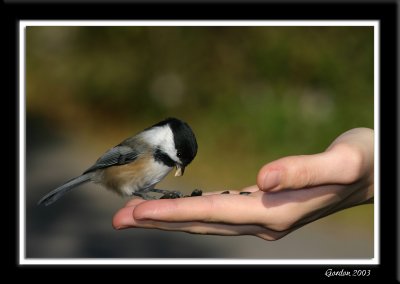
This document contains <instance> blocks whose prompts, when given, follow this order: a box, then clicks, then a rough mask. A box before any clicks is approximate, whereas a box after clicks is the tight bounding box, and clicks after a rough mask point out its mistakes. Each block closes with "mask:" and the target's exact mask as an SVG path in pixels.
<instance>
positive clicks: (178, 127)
mask: <svg viewBox="0 0 400 284" xmlns="http://www.w3.org/2000/svg"><path fill="white" fill-rule="evenodd" d="M166 124H168V125H169V126H170V127H171V130H172V132H173V134H174V143H175V148H176V150H177V152H178V157H179V159H180V160H181V161H182V163H183V166H184V167H185V166H187V165H188V164H190V162H191V161H192V160H193V159H194V157H196V154H197V148H198V146H197V141H196V137H195V135H194V133H193V130H192V129H191V128H190V126H189V125H188V124H187V123H186V122H184V121H182V120H180V119H177V118H174V117H170V118H167V119H165V120H163V121H160V122H159V123H157V124H154V125H153V126H152V127H157V126H164V125H166Z"/></svg>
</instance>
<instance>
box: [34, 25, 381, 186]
mask: <svg viewBox="0 0 400 284" xmlns="http://www.w3.org/2000/svg"><path fill="white" fill-rule="evenodd" d="M26 34H27V38H26V78H27V85H26V90H27V117H28V120H29V119H31V118H32V119H33V118H34V117H40V118H41V119H42V120H43V121H45V123H46V124H47V125H49V126H51V127H53V128H54V129H55V131H59V132H60V133H62V135H64V136H65V137H66V138H71V139H72V138H74V139H77V140H82V141H85V143H87V144H88V145H89V143H91V144H90V145H93V143H95V146H94V147H95V149H99V152H97V153H98V155H99V154H101V153H102V151H103V150H105V147H111V146H113V145H114V144H117V143H119V142H120V140H122V139H123V138H125V137H126V136H128V135H132V134H134V133H136V132H138V131H140V130H141V129H143V128H145V127H147V126H149V125H151V124H153V123H155V122H157V121H159V120H161V119H163V118H165V117H168V116H175V117H179V118H182V119H183V120H186V121H188V122H189V124H190V125H191V126H192V127H193V129H194V131H195V133H196V135H197V138H198V142H199V154H198V157H197V158H196V160H195V161H194V162H193V168H194V170H195V172H196V174H197V175H198V176H202V177H203V178H205V179H206V181H207V180H208V181H213V183H212V186H220V187H226V186H236V187H240V186H245V185H249V184H252V183H254V181H255V175H256V174H257V171H258V169H259V168H260V166H262V165H263V164H265V163H267V162H268V161H271V160H273V159H276V158H279V157H282V156H287V155H293V154H308V153H316V152H319V151H323V150H324V149H325V148H326V147H327V146H328V145H329V143H330V142H331V141H332V140H333V139H334V138H335V137H337V136H338V135H339V134H340V133H342V132H344V131H346V130H348V129H351V128H354V127H361V126H363V127H370V128H373V121H374V109H373V103H374V100H373V86H374V85H373V82H374V80H373V79H374V78H373V28H372V27H28V28H27V33H26ZM96 145H97V146H96ZM96 147H97V148H96ZM94 157H96V156H94ZM216 169H218V171H216ZM204 185H205V186H207V184H203V186H204Z"/></svg>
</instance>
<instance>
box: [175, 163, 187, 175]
mask: <svg viewBox="0 0 400 284" xmlns="http://www.w3.org/2000/svg"><path fill="white" fill-rule="evenodd" d="M184 172H185V167H184V166H182V165H179V164H176V172H175V176H176V177H180V176H183V173H184Z"/></svg>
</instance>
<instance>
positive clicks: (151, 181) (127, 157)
mask: <svg viewBox="0 0 400 284" xmlns="http://www.w3.org/2000/svg"><path fill="white" fill-rule="evenodd" d="M196 154H197V141H196V137H195V135H194V133H193V131H192V129H191V128H190V127H189V125H188V124H187V123H185V122H183V121H181V120H179V119H176V118H168V119H166V120H163V121H161V122H159V123H157V124H155V125H153V126H151V127H149V128H147V129H145V130H143V131H142V132H140V133H138V134H136V135H135V136H132V137H130V138H128V139H126V140H124V141H122V142H121V143H120V144H118V145H117V146H115V147H114V148H111V149H110V150H108V151H107V152H106V153H105V154H104V155H103V156H101V157H100V158H99V159H98V160H97V161H96V163H95V164H94V165H93V166H91V167H90V168H88V169H87V170H86V171H84V172H83V174H82V175H80V176H78V177H76V178H73V179H72V180H70V181H68V182H66V183H65V184H63V185H61V186H59V187H58V188H56V189H55V190H53V191H51V192H50V193H48V194H46V195H45V196H43V197H42V198H41V199H40V200H39V202H38V204H44V205H46V206H47V205H49V204H52V203H53V202H55V201H56V200H58V199H59V198H60V197H62V196H63V195H64V194H65V193H67V192H68V191H70V190H71V189H73V188H75V187H76V186H78V185H81V184H83V183H86V182H89V181H91V182H94V183H99V184H101V185H103V186H105V187H106V188H108V189H110V190H112V191H115V192H117V193H118V194H120V195H122V196H132V195H137V196H140V197H143V198H144V199H149V198H151V197H150V196H149V195H147V193H148V192H159V193H165V192H167V191H166V190H159V189H155V188H154V186H155V185H156V184H157V183H158V182H160V181H161V180H162V179H163V178H164V177H165V176H166V175H167V174H168V173H169V172H170V171H171V170H172V169H173V168H174V167H176V172H175V176H181V175H183V173H184V170H185V167H186V166H187V165H189V164H190V162H191V161H192V160H193V159H194V157H195V156H196Z"/></svg>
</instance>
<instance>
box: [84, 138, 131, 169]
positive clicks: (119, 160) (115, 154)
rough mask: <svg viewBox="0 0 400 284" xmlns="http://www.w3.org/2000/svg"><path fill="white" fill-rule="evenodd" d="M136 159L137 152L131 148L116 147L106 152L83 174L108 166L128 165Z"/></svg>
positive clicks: (124, 146)
mask: <svg viewBox="0 0 400 284" xmlns="http://www.w3.org/2000/svg"><path fill="white" fill-rule="evenodd" d="M137 157H138V152H137V151H134V150H133V149H132V148H131V147H129V146H126V145H118V146H115V147H114V148H111V149H110V150H108V151H107V152H106V153H105V154H104V155H103V156H101V157H100V158H99V159H98V160H97V161H96V163H95V164H94V165H93V166H91V167H90V168H88V169H87V170H86V171H85V172H84V174H86V173H89V172H93V171H95V170H98V169H103V168H107V167H110V166H115V165H124V164H128V163H130V162H132V161H134V160H135V159H136V158H137Z"/></svg>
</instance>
